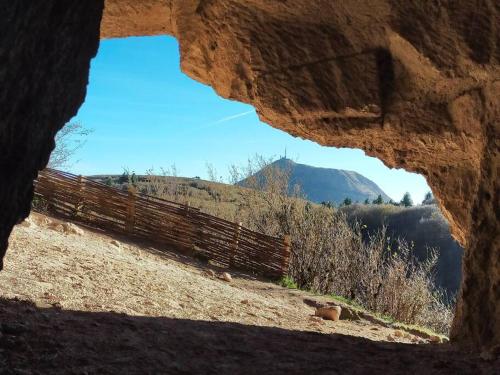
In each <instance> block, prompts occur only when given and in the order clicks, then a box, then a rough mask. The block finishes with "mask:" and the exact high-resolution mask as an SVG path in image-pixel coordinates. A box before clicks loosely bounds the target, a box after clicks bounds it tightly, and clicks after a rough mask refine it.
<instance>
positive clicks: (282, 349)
mask: <svg viewBox="0 0 500 375" xmlns="http://www.w3.org/2000/svg"><path fill="white" fill-rule="evenodd" d="M0 321H1V322H2V326H1V328H2V334H1V335H0V373H1V374H31V373H33V374H110V373H113V374H197V373H199V374H218V375H221V374H281V373H286V374H337V373H339V374H340V373H341V374H379V373H383V374H393V373H394V374H396V373H397V374H401V373H405V374H425V375H429V374H493V373H494V371H495V368H496V369H498V368H500V361H499V360H497V361H496V362H485V361H482V360H480V359H479V358H477V357H474V356H471V355H466V354H464V353H460V352H457V351H455V349H453V348H452V347H449V346H444V345H442V346H430V345H421V346H416V345H403V344H395V343H377V342H372V341H369V340H366V339H361V338H356V337H350V336H342V335H323V334H318V333H312V332H301V331H289V330H284V329H279V328H271V327H256V326H245V325H241V324H235V323H224V322H205V321H193V320H181V319H171V318H157V317H137V316H127V315H124V314H117V313H113V312H102V313H95V312H81V311H69V310H60V309H55V308H51V309H40V308H37V307H36V306H34V305H33V304H31V303H29V302H25V301H19V300H15V299H13V300H6V299H0ZM497 366H499V367H497Z"/></svg>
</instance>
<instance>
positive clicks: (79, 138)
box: [48, 122, 92, 169]
mask: <svg viewBox="0 0 500 375" xmlns="http://www.w3.org/2000/svg"><path fill="white" fill-rule="evenodd" d="M90 133H92V130H91V129H87V128H85V126H83V125H82V124H81V123H79V122H69V123H67V124H66V125H64V127H63V128H62V129H61V130H59V131H58V132H57V134H56V137H55V142H56V147H55V149H54V151H52V154H51V155H50V159H49V164H48V167H49V168H54V169H68V168H70V167H71V165H72V164H71V159H72V158H73V156H74V155H75V153H76V152H77V151H78V150H79V149H80V148H82V147H83V146H84V145H85V143H86V142H87V139H86V138H87V136H88V135H89V134H90Z"/></svg>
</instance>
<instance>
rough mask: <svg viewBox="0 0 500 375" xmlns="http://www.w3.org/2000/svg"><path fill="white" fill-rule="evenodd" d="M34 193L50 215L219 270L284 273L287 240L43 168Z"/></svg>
mask: <svg viewBox="0 0 500 375" xmlns="http://www.w3.org/2000/svg"><path fill="white" fill-rule="evenodd" d="M35 193H36V195H38V196H39V197H41V198H43V199H44V200H45V201H46V203H47V206H48V208H49V210H50V211H52V212H54V213H56V214H58V215H61V216H63V217H67V218H70V219H72V220H75V221H79V222H82V223H85V224H89V225H91V226H95V227H98V228H102V229H104V230H108V231H112V232H115V233H119V234H123V235H127V236H130V237H133V238H137V239H143V240H148V241H152V242H155V243H157V244H159V245H166V246H168V247H169V248H172V247H173V248H175V249H177V250H179V251H181V252H183V253H188V254H190V255H199V256H201V257H203V258H204V259H207V260H211V261H214V262H216V263H218V264H220V265H221V266H223V267H232V268H238V269H243V270H246V271H251V272H254V273H258V274H262V275H266V276H268V277H272V278H278V277H281V276H283V275H285V274H286V272H287V270H288V264H289V259H290V238H289V236H285V238H276V237H271V236H267V235H265V234H262V233H258V232H254V231H252V230H250V229H247V228H245V227H243V226H242V225H241V223H233V222H230V221H227V220H223V219H220V218H218V217H215V216H212V215H209V214H206V213H203V212H201V211H200V210H199V209H197V208H193V207H190V206H189V205H183V204H179V203H177V202H172V201H168V200H164V199H160V198H156V197H152V196H148V195H144V194H138V193H136V192H135V191H133V190H129V191H122V190H119V189H116V188H113V187H110V186H107V185H104V184H101V183H99V182H95V181H92V180H90V179H87V178H85V177H82V176H76V175H73V174H70V173H66V172H61V171H57V170H53V169H45V170H43V171H42V172H40V173H39V175H38V178H37V181H36V185H35Z"/></svg>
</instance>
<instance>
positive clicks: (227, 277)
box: [220, 272, 233, 283]
mask: <svg viewBox="0 0 500 375" xmlns="http://www.w3.org/2000/svg"><path fill="white" fill-rule="evenodd" d="M220 278H221V279H222V280H224V281H227V282H228V283H230V282H231V281H233V278H232V277H231V275H230V274H229V273H228V272H223V273H222V274H221V276H220Z"/></svg>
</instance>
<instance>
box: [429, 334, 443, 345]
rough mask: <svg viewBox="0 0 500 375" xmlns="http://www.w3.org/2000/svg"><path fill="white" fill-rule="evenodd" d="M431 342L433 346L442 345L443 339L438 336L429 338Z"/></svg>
mask: <svg viewBox="0 0 500 375" xmlns="http://www.w3.org/2000/svg"><path fill="white" fill-rule="evenodd" d="M429 342H430V343H432V344H440V343H441V337H439V336H436V335H431V336H430V337H429Z"/></svg>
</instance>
